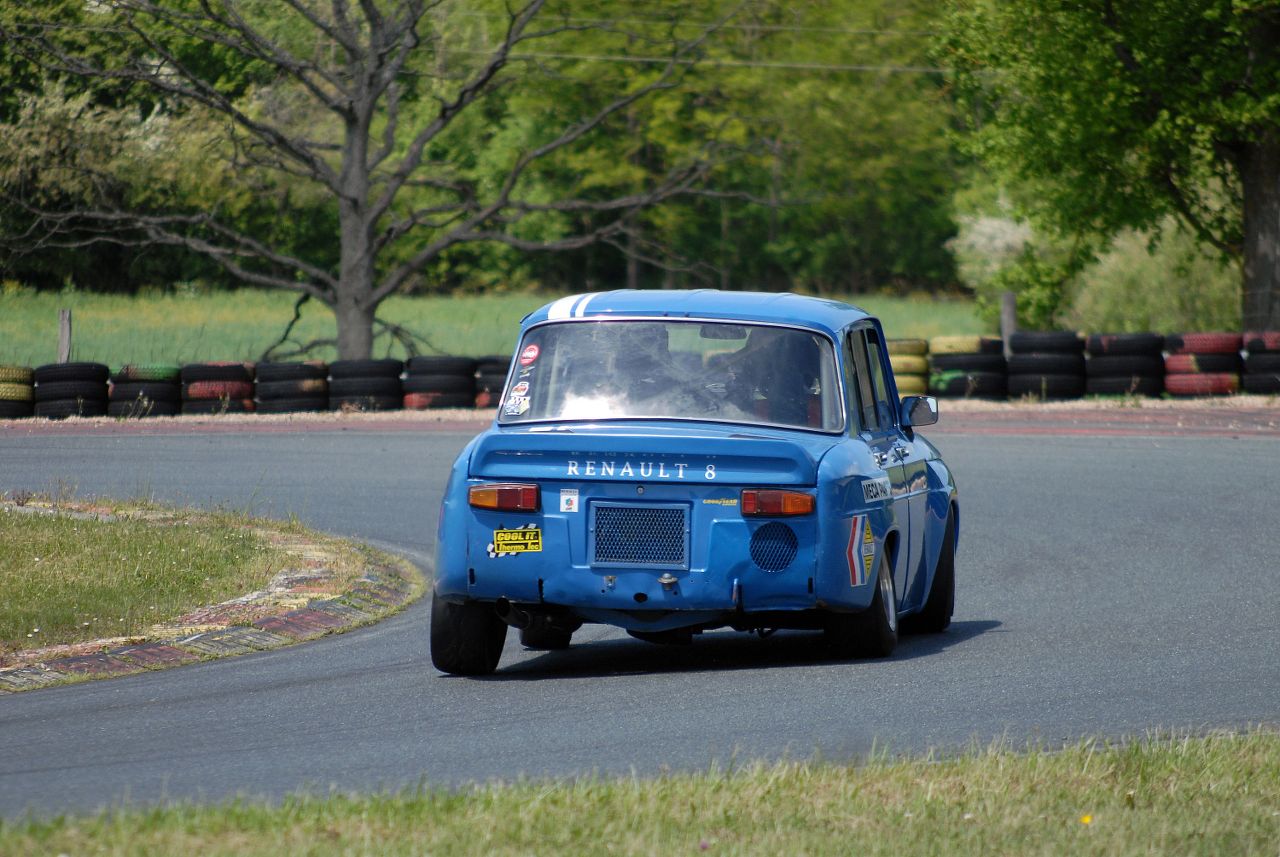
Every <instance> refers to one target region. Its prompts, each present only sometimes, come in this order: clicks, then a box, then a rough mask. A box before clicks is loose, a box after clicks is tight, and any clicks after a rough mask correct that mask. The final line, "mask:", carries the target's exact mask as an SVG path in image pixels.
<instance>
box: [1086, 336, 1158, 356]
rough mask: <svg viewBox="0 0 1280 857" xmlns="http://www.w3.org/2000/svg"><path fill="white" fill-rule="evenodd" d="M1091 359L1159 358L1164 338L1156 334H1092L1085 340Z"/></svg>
mask: <svg viewBox="0 0 1280 857" xmlns="http://www.w3.org/2000/svg"><path fill="white" fill-rule="evenodd" d="M1085 350H1086V351H1088V352H1089V355H1090V356H1091V357H1102V356H1104V355H1105V356H1107V357H1140V356H1147V357H1151V356H1157V357H1158V356H1159V355H1160V352H1161V351H1163V350H1164V337H1163V336H1161V335H1160V334H1158V333H1094V334H1091V335H1090V336H1089V338H1088V339H1086V340H1085Z"/></svg>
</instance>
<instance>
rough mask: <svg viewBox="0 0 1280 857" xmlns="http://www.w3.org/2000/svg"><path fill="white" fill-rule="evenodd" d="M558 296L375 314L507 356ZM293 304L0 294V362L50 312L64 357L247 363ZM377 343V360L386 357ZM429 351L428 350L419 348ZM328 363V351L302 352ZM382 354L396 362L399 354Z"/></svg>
mask: <svg viewBox="0 0 1280 857" xmlns="http://www.w3.org/2000/svg"><path fill="white" fill-rule="evenodd" d="M556 297H558V295H545V294H530V293H518V294H507V295H484V296H474V295H458V296H453V297H413V298H410V297H393V298H391V299H389V300H387V302H386V303H384V304H383V305H382V309H381V310H380V311H379V316H380V317H381V318H382V319H384V320H386V321H389V322H393V323H395V324H398V325H401V326H402V327H405V328H407V329H409V330H411V331H413V332H415V333H416V334H418V335H420V336H422V337H423V338H424V339H425V341H426V343H427V344H428V345H429V346H430V347H431V348H434V349H435V350H436V351H438V352H439V353H442V354H460V355H469V356H473V357H479V356H482V355H487V354H510V353H511V349H512V348H513V347H514V344H515V337H516V332H517V331H518V329H519V323H520V319H521V318H523V317H524V316H525V315H526V314H527V313H528V312H530V311H531V310H534V309H536V308H537V307H539V306H541V305H542V304H544V303H546V302H548V301H550V300H554V299H555V298H556ZM295 300H296V297H295V296H294V295H292V294H286V293H284V292H269V291H260V290H252V289H242V290H239V291H230V292H209V293H204V292H180V293H176V294H153V295H143V296H139V297H127V296H120V295H95V294H90V293H86V292H68V293H49V292H35V291H30V290H26V289H19V290H15V291H11V292H7V293H6V292H0V318H3V319H4V320H5V324H4V336H3V337H0V364H17V365H25V366H39V365H42V364H45V363H52V362H53V361H54V360H55V359H56V354H57V347H58V310H59V309H64V308H65V309H70V310H72V315H73V322H74V337H73V344H74V349H73V355H72V356H73V359H75V360H93V361H97V362H101V363H106V364H108V365H110V366H111V367H112V368H116V367H118V366H120V365H122V364H124V363H185V362H195V361H201V360H256V359H258V357H259V356H260V355H261V354H262V353H263V352H264V351H265V350H266V349H267V348H268V347H269V346H270V345H272V344H273V343H274V342H276V341H277V340H278V339H279V337H280V335H281V333H282V332H283V331H284V329H285V326H286V325H287V324H288V323H289V320H290V319H291V318H292V317H293V306H294V302H295ZM849 300H851V302H853V303H856V304H858V305H859V306H863V307H864V308H866V309H867V310H869V311H871V312H872V313H874V314H876V315H879V316H880V318H881V320H882V321H883V322H884V325H885V331H886V332H887V335H888V336H890V337H929V336H935V335H939V334H949V333H954V334H962V333H980V332H983V328H982V324H981V322H980V321H979V320H978V318H977V316H976V315H975V310H974V305H973V303H972V301H966V300H934V299H931V298H911V297H884V296H865V295H859V296H856V297H853V298H850V299H849ZM334 335H335V327H334V322H333V315H332V313H330V312H329V311H328V310H327V309H325V308H324V307H323V306H322V305H319V304H317V303H315V302H314V301H312V302H309V303H307V304H306V305H305V306H304V308H303V310H302V314H301V319H300V321H299V322H298V325H297V327H296V328H295V329H294V331H293V334H292V335H291V337H290V340H291V342H295V343H300V342H310V341H312V340H316V339H332V338H333V337H334ZM388 345H389V344H388V342H387V341H386V340H385V339H380V340H379V341H378V343H377V344H376V346H375V351H376V353H375V355H374V356H377V357H382V356H388V355H387V349H388ZM428 350H429V349H428ZM310 356H312V357H314V358H316V359H322V360H331V359H333V358H334V356H335V352H334V350H333V349H332V348H324V349H320V350H318V351H316V352H314V353H313V354H312V355H310ZM389 356H393V357H403V356H404V354H403V353H402V351H401V350H400V349H399V348H395V349H392V350H391V352H390V355H389Z"/></svg>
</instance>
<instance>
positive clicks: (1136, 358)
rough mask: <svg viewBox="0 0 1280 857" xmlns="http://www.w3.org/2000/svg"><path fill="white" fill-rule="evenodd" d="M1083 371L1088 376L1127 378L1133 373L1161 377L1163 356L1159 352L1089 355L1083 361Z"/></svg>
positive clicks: (1162, 373)
mask: <svg viewBox="0 0 1280 857" xmlns="http://www.w3.org/2000/svg"><path fill="white" fill-rule="evenodd" d="M1085 373H1086V374H1087V375H1088V376H1089V377H1090V378H1128V377H1132V376H1134V375H1141V376H1146V377H1151V378H1163V377H1164V358H1163V357H1161V356H1160V355H1159V354H1152V355H1139V354H1132V355H1116V356H1106V357H1090V358H1089V359H1088V361H1087V362H1086V363H1085Z"/></svg>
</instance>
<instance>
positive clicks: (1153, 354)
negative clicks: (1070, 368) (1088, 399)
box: [1085, 333, 1164, 396]
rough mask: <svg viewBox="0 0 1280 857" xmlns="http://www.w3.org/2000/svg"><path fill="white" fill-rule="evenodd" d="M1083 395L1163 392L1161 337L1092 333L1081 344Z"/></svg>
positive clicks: (1158, 393) (1162, 341) (1140, 394)
mask: <svg viewBox="0 0 1280 857" xmlns="http://www.w3.org/2000/svg"><path fill="white" fill-rule="evenodd" d="M1085 349H1086V351H1087V352H1088V355H1089V359H1088V361H1086V363H1085V370H1086V375H1087V376H1088V377H1087V378H1086V379H1085V392H1087V393H1088V394H1089V395H1091V396H1159V395H1160V394H1162V393H1163V392H1164V354H1163V350H1164V337H1163V336H1161V335H1160V334H1158V333H1095V334H1093V335H1091V336H1090V337H1089V338H1088V340H1086V342H1085Z"/></svg>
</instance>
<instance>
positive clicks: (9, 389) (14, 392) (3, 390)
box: [0, 383, 35, 402]
mask: <svg viewBox="0 0 1280 857" xmlns="http://www.w3.org/2000/svg"><path fill="white" fill-rule="evenodd" d="M34 398H35V392H34V391H33V390H32V389H31V385H30V384H8V383H0V401H4V402H30V401H31V400H32V399H34Z"/></svg>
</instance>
